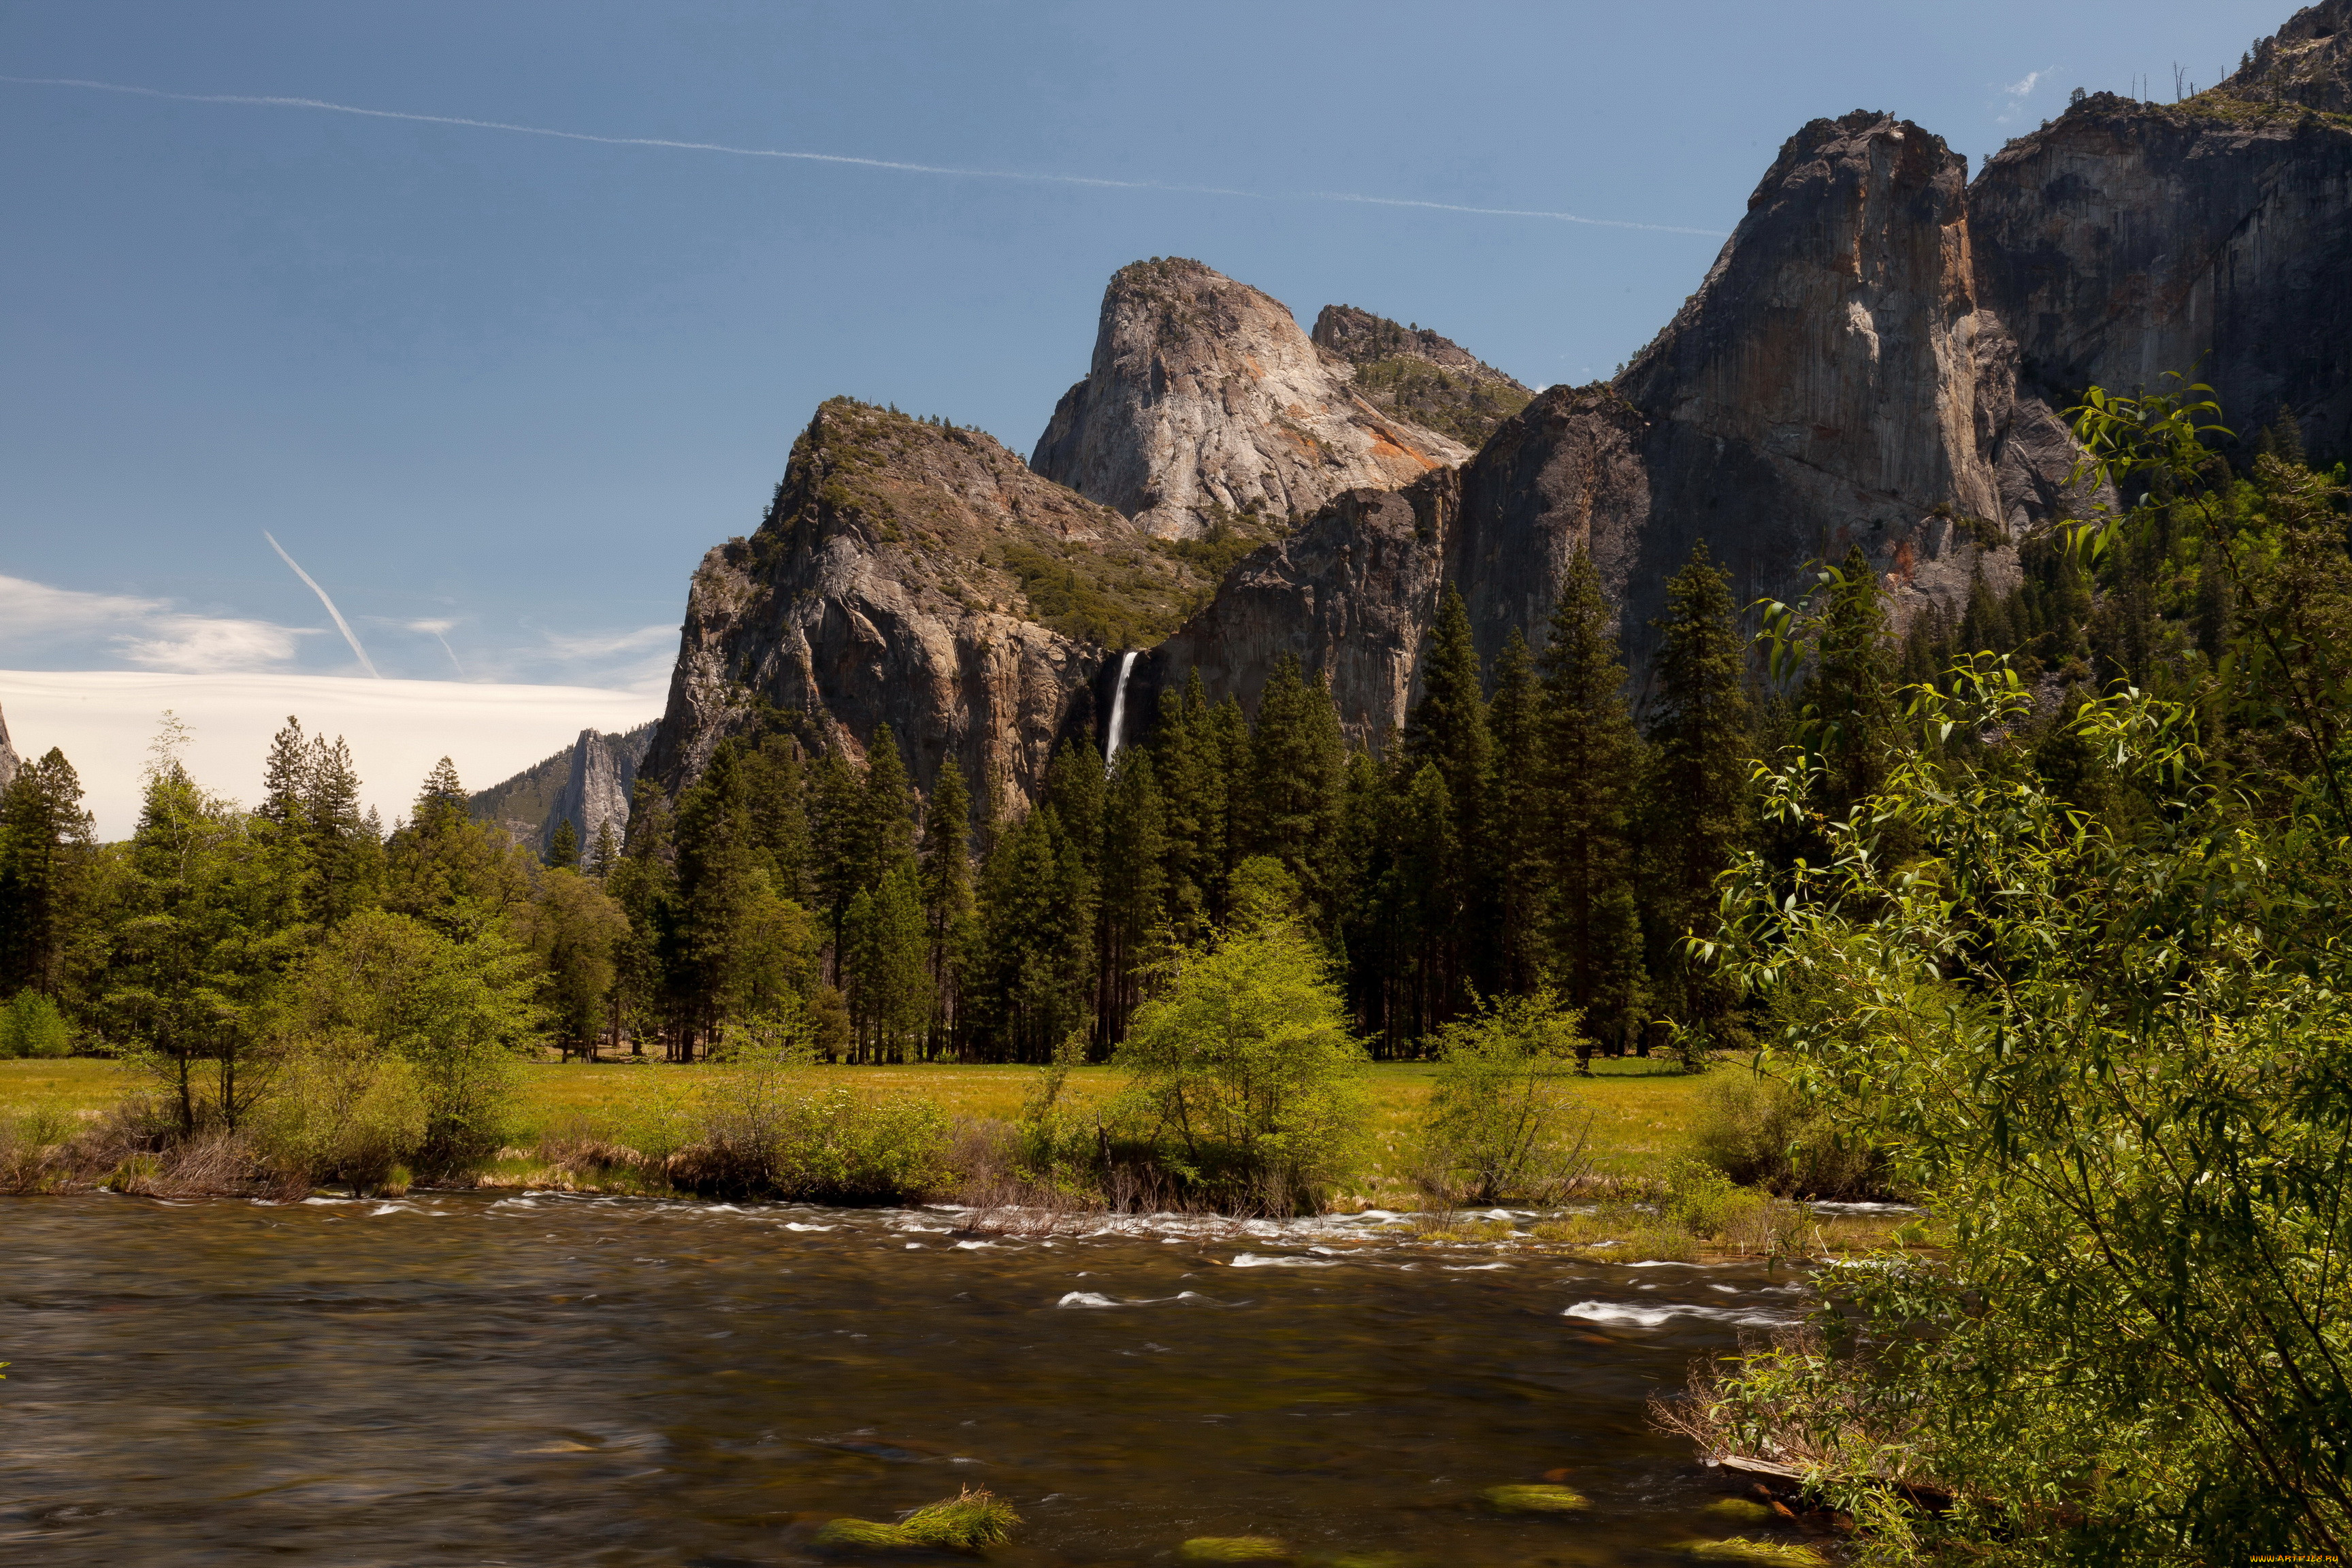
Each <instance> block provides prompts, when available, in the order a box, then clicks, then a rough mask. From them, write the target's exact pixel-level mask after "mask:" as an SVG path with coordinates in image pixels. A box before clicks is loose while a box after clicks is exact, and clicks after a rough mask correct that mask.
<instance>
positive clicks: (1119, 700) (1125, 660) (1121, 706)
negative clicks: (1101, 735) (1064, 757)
mask: <svg viewBox="0 0 2352 1568" xmlns="http://www.w3.org/2000/svg"><path fill="white" fill-rule="evenodd" d="M1136 651H1137V650H1135V649H1134V648H1129V649H1128V650H1127V651H1126V652H1125V653H1123V654H1120V655H1119V656H1118V685H1117V686H1115V687H1113V688H1111V697H1110V734H1109V736H1108V739H1106V741H1105V742H1104V743H1103V772H1105V773H1108V772H1110V765H1111V763H1115V762H1117V761H1118V742H1119V740H1120V737H1122V736H1123V735H1125V734H1126V733H1127V678H1128V676H1129V674H1131V673H1133V671H1134V669H1135V655H1136Z"/></svg>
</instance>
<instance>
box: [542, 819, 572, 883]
mask: <svg viewBox="0 0 2352 1568" xmlns="http://www.w3.org/2000/svg"><path fill="white" fill-rule="evenodd" d="M547 868H548V869H549V870H551V871H576V870H578V869H579V868H580V835H579V834H578V833H577V832H576V831H574V830H573V828H572V819H571V818H570V817H568V816H567V817H565V818H564V819H563V820H562V821H561V822H559V823H557V824H556V825H555V836H554V837H552V838H550V839H549V840H548V843H547Z"/></svg>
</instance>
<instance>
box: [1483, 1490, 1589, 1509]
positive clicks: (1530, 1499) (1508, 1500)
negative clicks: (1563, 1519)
mask: <svg viewBox="0 0 2352 1568" xmlns="http://www.w3.org/2000/svg"><path fill="white" fill-rule="evenodd" d="M1478 1500H1480V1501H1481V1502H1483V1503H1485V1504H1486V1506H1487V1507H1488V1508H1491V1509H1497V1510H1501V1511H1502V1512H1504V1513H1574V1512H1576V1511H1577V1510H1580V1509H1587V1508H1591V1506H1592V1500H1591V1499H1590V1498H1588V1497H1586V1496H1585V1495H1584V1494H1583V1493H1582V1492H1580V1491H1578V1490H1577V1489H1575V1488H1574V1487H1562V1486H1524V1487H1488V1488H1487V1489H1486V1490H1485V1491H1483V1492H1480V1493H1479V1494H1478Z"/></svg>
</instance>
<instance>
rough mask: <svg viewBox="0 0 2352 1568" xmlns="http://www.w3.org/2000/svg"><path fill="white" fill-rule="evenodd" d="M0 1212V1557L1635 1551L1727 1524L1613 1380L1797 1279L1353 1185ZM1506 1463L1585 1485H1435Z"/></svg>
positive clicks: (1682, 1353) (1508, 1476) (1119, 1559)
mask: <svg viewBox="0 0 2352 1568" xmlns="http://www.w3.org/2000/svg"><path fill="white" fill-rule="evenodd" d="M0 1203H5V1206H0V1305H4V1306H5V1312H4V1313H0V1357H5V1359H6V1360H8V1361H10V1362H12V1363H14V1364H13V1365H11V1366H10V1367H9V1368H8V1369H7V1372H6V1376H7V1381H6V1382H5V1384H0V1407H5V1416H0V1562H23V1563H42V1564H58V1565H73V1564H107V1565H110V1568H120V1565H124V1564H138V1565H140V1568H160V1565H163V1564H184V1563H188V1564H193V1563H237V1564H245V1563H263V1562H271V1563H306V1562H308V1563H332V1564H335V1565H336V1568H362V1565H370V1564H387V1565H390V1564H398V1565H402V1568H408V1565H412V1564H417V1563H453V1564H458V1563H464V1564H472V1563H514V1564H524V1563H529V1564H541V1563H594V1564H612V1565H615V1568H620V1565H627V1568H636V1565H640V1564H643V1565H648V1568H651V1565H656V1564H659V1565H668V1564H681V1565H683V1564H695V1565H699V1568H734V1565H749V1564H768V1563H776V1564H782V1563H815V1562H834V1563H841V1562H862V1561H869V1560H871V1559H870V1558H869V1557H861V1556H858V1555H856V1554H852V1555H850V1556H848V1557H843V1556H839V1555H829V1554H828V1553H827V1552H824V1550H823V1549H822V1548H819V1547H816V1546H814V1544H812V1542H811V1536H812V1534H813V1532H814V1527H815V1525H816V1523H817V1522H818V1521H821V1520H823V1519H824V1518H825V1517H828V1516H831V1515H836V1514H852V1515H856V1516H859V1517H863V1518H868V1519H880V1520H887V1519H890V1518H891V1517H893V1515H895V1514H897V1513H898V1512H899V1511H901V1510H906V1509H908V1508H912V1507H914V1506H916V1505H918V1504H920V1503H924V1502H928V1501H930V1500H934V1499H937V1498H940V1497H942V1496H947V1495H952V1494H953V1493H955V1492H956V1491H957V1489H959V1487H960V1486H961V1485H964V1484H967V1483H969V1484H974V1485H985V1486H987V1487H989V1488H991V1489H993V1490H994V1491H996V1492H997V1493H998V1494H999V1495H1001V1496H1003V1497H1005V1498H1008V1499H1010V1500H1012V1501H1013V1503H1014V1504H1015V1505H1016V1506H1017V1507H1018V1508H1019V1509H1020V1510H1021V1512H1022V1514H1023V1516H1024V1521H1025V1522H1024V1525H1023V1527H1022V1528H1021V1530H1020V1531H1018V1533H1017V1534H1016V1536H1015V1540H1014V1544H1013V1545H1012V1546H1010V1547H1006V1548H1002V1549H999V1550H998V1551H996V1552H994V1553H992V1557H991V1560H992V1561H994V1562H1000V1563H1034V1564H1041V1565H1042V1564H1062V1563H1067V1564H1082V1563H1083V1564H1108V1563H1149V1562H1154V1561H1157V1562H1161V1563H1167V1562H1171V1561H1172V1560H1173V1559H1172V1553H1173V1552H1175V1550H1176V1549H1177V1548H1178V1547H1179V1545H1180V1543H1181V1542H1184V1541H1185V1540H1187V1539H1190V1538H1193V1537H1199V1536H1231V1535H1244V1534H1249V1535H1268V1536H1275V1537H1279V1538H1281V1539H1282V1540H1284V1541H1286V1542H1289V1543H1290V1544H1291V1545H1292V1546H1293V1547H1294V1548H1295V1549H1297V1551H1298V1552H1300V1553H1301V1554H1302V1560H1309V1559H1311V1558H1314V1557H1320V1558H1322V1559H1324V1560H1327V1561H1328V1559H1330V1558H1333V1557H1343V1556H1349V1555H1351V1554H1352V1555H1356V1556H1359V1557H1367V1556H1369V1558H1370V1560H1371V1561H1381V1562H1391V1563H1399V1564H1402V1563H1428V1564H1433V1565H1435V1564H1447V1565H1451V1564H1487V1563H1492V1564H1517V1563H1527V1564H1535V1563H1561V1564H1595V1565H1598V1564H1612V1563H1627V1564H1633V1563H1664V1562H1669V1561H1674V1560H1675V1557H1676V1555H1678V1554H1674V1553H1668V1552H1662V1550H1661V1549H1662V1548H1664V1547H1667V1546H1669V1545H1670V1544H1672V1543H1675V1542H1683V1541H1686V1540H1689V1539H1691V1538H1693V1537H1700V1536H1718V1537H1719V1536H1722V1535H1726V1534H1730V1533H1734V1532H1735V1531H1734V1529H1733V1528H1731V1527H1727V1525H1726V1523H1725V1521H1723V1519H1722V1518H1721V1517H1720V1516H1717V1517H1714V1518H1712V1519H1711V1518H1710V1517H1709V1516H1708V1515H1706V1513H1704V1512H1702V1511H1701V1510H1703V1509H1704V1508H1705V1507H1706V1505H1707V1504H1708V1503H1710V1502H1713V1501H1716V1500H1719V1499H1720V1498H1721V1496H1722V1495H1723V1494H1722V1491H1721V1489H1718V1488H1717V1486H1716V1485H1715V1484H1713V1483H1712V1481H1711V1480H1710V1479H1709V1478H1708V1476H1707V1475H1706V1472H1703V1471H1701V1470H1698V1469H1696V1468H1694V1466H1693V1465H1692V1463H1691V1461H1690V1457H1689V1453H1688V1450H1687V1448H1686V1447H1685V1446H1684V1445H1683V1444H1682V1443H1680V1442H1679V1441H1677V1440H1675V1439H1670V1438H1667V1437H1664V1436H1660V1435H1658V1434H1656V1433H1654V1432H1652V1431H1650V1430H1649V1429H1648V1428H1647V1427H1646V1426H1645V1424H1644V1419H1643V1402H1644V1400H1645V1399H1646V1397H1647V1396H1648V1395H1649V1394H1651V1393H1652V1392H1653V1391H1654V1390H1655V1389H1657V1388H1659V1387H1660V1386H1661V1385H1664V1386H1667V1387H1676V1386H1679V1385H1680V1384H1681V1383H1682V1382H1683V1378H1684V1373H1685V1367H1686V1366H1687V1364H1688V1363H1689V1362H1690V1361H1691V1359H1692V1358H1693V1357H1695V1356H1697V1355H1700V1354H1703V1353H1706V1352H1713V1351H1722V1350H1727V1349H1729V1348H1731V1347H1732V1346H1733V1345H1734V1344H1736V1343H1737V1342H1738V1333H1739V1331H1740V1329H1741V1328H1742V1327H1743V1326H1748V1327H1755V1328H1761V1327H1764V1326H1766V1325H1769V1324H1770V1323H1773V1322H1778V1321H1789V1320H1790V1319H1792V1318H1793V1317H1795V1316H1796V1315H1797V1313H1798V1312H1799V1310H1801V1305H1802V1294H1803V1291H1802V1286H1801V1283H1800V1282H1798V1281H1796V1280H1793V1279H1791V1278H1790V1276H1789V1275H1788V1273H1786V1272H1785V1271H1783V1272H1781V1273H1780V1274H1778V1275H1773V1274H1768V1273H1767V1272H1765V1271H1764V1270H1763V1269H1761V1268H1749V1267H1746V1266H1739V1267H1728V1268H1700V1267H1690V1266H1678V1265H1653V1266H1647V1267H1644V1266H1607V1265H1601V1264H1596V1263H1591V1262H1588V1261H1585V1260H1582V1259H1578V1258H1563V1257H1560V1256H1558V1255H1553V1254H1549V1253H1544V1252H1541V1251H1539V1250H1538V1249H1537V1248H1534V1247H1529V1246H1524V1245H1512V1244H1507V1243H1506V1244H1488V1245H1476V1246H1472V1245H1454V1246H1433V1245H1429V1244H1425V1243H1417V1242H1412V1241H1408V1240H1396V1239H1382V1238H1381V1237H1379V1236H1378V1235H1377V1233H1378V1232H1379V1231H1380V1228H1381V1218H1380V1216H1377V1215H1375V1216H1372V1217H1370V1218H1369V1219H1359V1220H1347V1221H1332V1220H1326V1221H1317V1222H1297V1223H1293V1224H1289V1225H1281V1226H1275V1225H1264V1226H1250V1227H1244V1228H1240V1229H1234V1228H1228V1227H1217V1228H1202V1227H1195V1226H1192V1225H1189V1224H1187V1223H1185V1222H1182V1221H1177V1220H1167V1221H1160V1222H1129V1223H1126V1224H1122V1225H1119V1226H1111V1227H1109V1228H1108V1229H1107V1230H1106V1231H1105V1232H1104V1233H1102V1234H1096V1235H1091V1236H1084V1237H1074V1236H1062V1237H1053V1238H1036V1237H1031V1238H1027V1239H1023V1238H1019V1237H1009V1236H1005V1237H978V1236H974V1235H972V1234H971V1233H970V1232H969V1230H966V1229H962V1228H960V1227H961V1226H962V1225H963V1224H964V1221H963V1218H962V1216H960V1215H957V1214H955V1213H952V1212H949V1211H942V1210H937V1209H924V1210H911V1211H910V1210H866V1211H845V1210H838V1209H818V1208H809V1207H804V1206H798V1205H761V1206H746V1207H741V1208H737V1207H732V1206H729V1205H699V1204H685V1203H656V1202H648V1201H635V1200H618V1199H597V1198H587V1197H573V1196H565V1195H558V1194H527V1195H520V1196H517V1195H508V1196H493V1195H468V1194H424V1195H420V1196H417V1197H415V1198H413V1199H407V1200H401V1201H396V1202H376V1201H366V1202H348V1201H345V1202H334V1201H325V1200H319V1199H313V1200H311V1201H310V1202H308V1203H303V1204H295V1205H282V1206H273V1205H257V1204H249V1203H240V1202H205V1203H188V1204H167V1203H155V1202H150V1201H147V1200H142V1199H135V1198H125V1197H117V1196H113V1195H110V1194H98V1195H95V1196H89V1197H74V1198H56V1199H41V1198H34V1199H9V1200H0ZM1395 1234H1397V1233H1395V1232H1394V1231H1393V1230H1391V1232H1390V1235H1391V1236H1393V1235H1395ZM1547 1472H1555V1474H1554V1476H1553V1479H1557V1480H1564V1481H1566V1482H1567V1484H1570V1485H1571V1486H1573V1487H1575V1488H1576V1489H1579V1490H1580V1491H1582V1492H1584V1493H1585V1494H1587V1495H1588V1496H1589V1497H1590V1498H1591V1502H1592V1506H1591V1509H1590V1510H1588V1511H1586V1512H1584V1513H1581V1514H1574V1515H1560V1516H1532V1517H1530V1516H1507V1515H1500V1514H1496V1513H1495V1512H1493V1511H1492V1510H1488V1509H1486V1508H1483V1507H1481V1506H1480V1505H1479V1502H1478V1494H1479V1492H1480V1491H1481V1490H1482V1489H1486V1488H1488V1487H1492V1486H1496V1485H1502V1484H1511V1483H1520V1482H1538V1481H1541V1480H1543V1479H1545V1477H1546V1474H1547ZM1559 1472H1564V1473H1559ZM1748 1533H1751V1534H1754V1533H1759V1531H1756V1530H1755V1529H1754V1528H1753V1527H1749V1529H1748ZM1381 1553H1385V1554H1388V1555H1387V1556H1385V1557H1383V1556H1379V1555H1377V1554H1381Z"/></svg>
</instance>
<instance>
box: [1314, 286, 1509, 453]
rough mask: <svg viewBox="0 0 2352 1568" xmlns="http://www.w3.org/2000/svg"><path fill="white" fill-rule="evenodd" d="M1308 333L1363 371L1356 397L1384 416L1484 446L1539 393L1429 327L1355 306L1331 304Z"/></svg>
mask: <svg viewBox="0 0 2352 1568" xmlns="http://www.w3.org/2000/svg"><path fill="white" fill-rule="evenodd" d="M1307 336H1308V337H1309V338H1310V339H1312V340H1313V342H1314V343H1315V346H1316V347H1317V348H1318V349H1323V350H1326V351H1328V352H1329V353H1335V354H1338V355H1339V357H1340V358H1341V359H1344V360H1346V361H1347V362H1348V363H1349V364H1352V365H1354V366H1355V367H1356V381H1355V386H1356V393H1357V395H1359V396H1360V397H1362V398H1363V399H1364V400H1365V401H1366V402H1367V403H1370V405H1372V406H1373V407H1375V408H1377V409H1379V410H1380V411H1381V413H1383V414H1386V415H1390V416H1393V417H1395V418H1399V419H1409V420H1412V422H1413V423H1414V424H1416V425H1420V426H1425V427H1426V428H1428V429H1431V430H1434V431H1436V432H1437V433H1438V434H1440V435H1442V436H1451V437H1454V439H1455V440H1457V441H1459V442H1461V443H1462V444H1463V445H1464V446H1465V447H1474V448H1475V447H1479V446H1481V445H1483V444H1484V443H1485V441H1486V437H1489V436H1492V435H1493V434H1494V433H1495V428H1496V426H1498V425H1500V424H1502V422H1503V421H1504V420H1506V419H1508V418H1509V417H1510V416H1512V415H1514V414H1517V412H1518V411H1519V410H1520V409H1522V408H1525V407H1526V406H1527V405H1528V399H1529V398H1530V397H1533V396H1534V395H1535V394H1533V393H1531V392H1529V391H1528V389H1527V388H1526V387H1525V386H1523V385H1521V384H1519V382H1518V381H1517V378H1515V377H1513V376H1510V375H1507V374H1504V373H1503V372H1501V371H1499V370H1496V368H1495V367H1494V366H1493V365H1490V364H1487V363H1485V362H1483V361H1481V360H1480V359H1478V358H1477V357H1476V356H1475V355H1474V354H1473V353H1470V351H1469V350H1467V349H1465V348H1464V347H1462V345H1461V344H1459V343H1456V342H1454V341H1453V340H1452V339H1450V338H1442V337H1440V336H1438V335H1437V334H1436V333H1435V332H1433V331H1430V330H1429V329H1428V328H1427V327H1423V326H1421V325H1419V324H1417V323H1416V324H1414V325H1412V326H1404V327H1400V326H1398V325H1397V324H1396V323H1395V322H1394V321H1389V320H1387V319H1386V318H1384V317H1381V316H1375V315H1373V314H1372V313H1371V312H1370V310H1358V309H1356V307H1355V306H1353V305H1326V306H1324V307H1323V310H1322V312H1321V313H1320V314H1319V315H1318V316H1317V317H1316V318H1315V330H1314V331H1312V332H1309V333H1308V334H1307Z"/></svg>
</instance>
